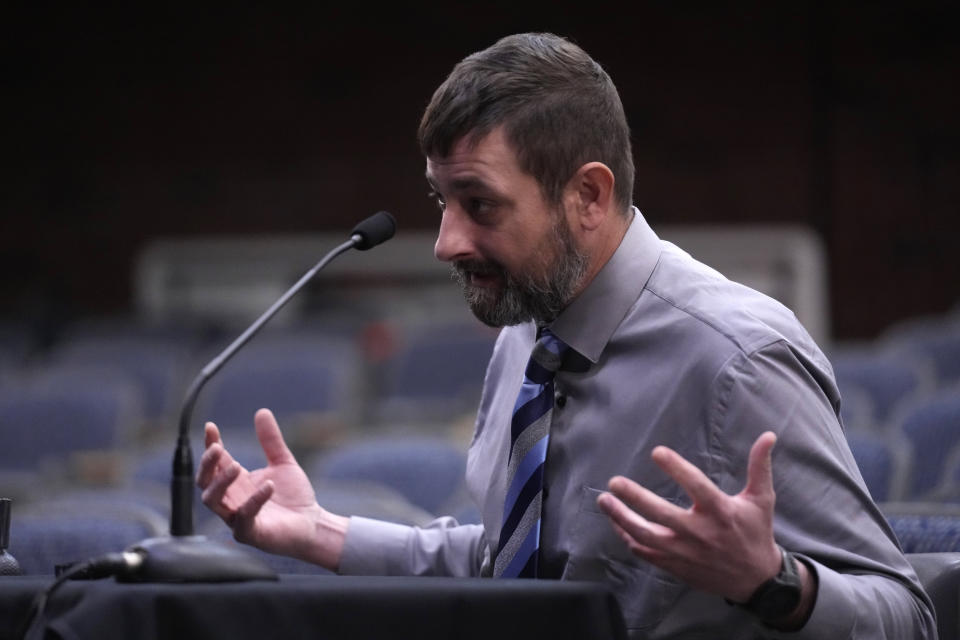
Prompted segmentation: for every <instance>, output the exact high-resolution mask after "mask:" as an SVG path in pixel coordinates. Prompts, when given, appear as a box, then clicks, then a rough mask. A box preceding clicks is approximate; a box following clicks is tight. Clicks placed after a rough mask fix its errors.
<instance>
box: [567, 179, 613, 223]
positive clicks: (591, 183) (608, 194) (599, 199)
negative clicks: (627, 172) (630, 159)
mask: <svg viewBox="0 0 960 640" xmlns="http://www.w3.org/2000/svg"><path fill="white" fill-rule="evenodd" d="M613 183H614V178H613V172H612V171H610V167H608V166H607V165H605V164H603V163H602V162H588V163H587V164H585V165H583V166H582V167H580V168H579V169H577V172H576V173H575V174H573V177H572V178H570V181H569V182H568V183H567V189H566V192H567V205H568V211H570V212H571V213H573V214H574V216H575V218H576V220H577V223H578V224H579V225H580V227H581V228H583V229H584V230H586V231H592V230H594V229H596V228H597V227H599V226H600V224H601V223H602V222H603V221H604V220H605V219H606V217H607V215H608V214H609V213H610V210H611V208H612V206H613Z"/></svg>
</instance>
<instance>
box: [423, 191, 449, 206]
mask: <svg viewBox="0 0 960 640" xmlns="http://www.w3.org/2000/svg"><path fill="white" fill-rule="evenodd" d="M427 197H428V198H430V199H431V200H433V201H434V202H436V203H437V208H438V209H440V211H443V210H444V209H446V208H447V202H446V200H444V199H443V196H441V195H440V193H439V192H438V191H431V192H429V193H428V194H427Z"/></svg>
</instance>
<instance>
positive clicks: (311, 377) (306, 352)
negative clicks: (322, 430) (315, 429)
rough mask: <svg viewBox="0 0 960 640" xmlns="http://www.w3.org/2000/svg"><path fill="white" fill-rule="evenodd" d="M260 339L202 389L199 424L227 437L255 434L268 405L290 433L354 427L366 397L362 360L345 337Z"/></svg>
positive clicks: (197, 408) (195, 416)
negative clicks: (261, 412)
mask: <svg viewBox="0 0 960 640" xmlns="http://www.w3.org/2000/svg"><path fill="white" fill-rule="evenodd" d="M260 338H261V337H260V336H257V337H255V338H254V340H253V341H251V343H249V344H248V345H247V347H245V348H244V349H243V350H242V351H240V352H238V353H237V355H236V356H235V357H234V358H232V359H230V360H228V361H227V362H226V363H225V364H224V365H223V368H222V369H220V371H219V372H218V373H217V374H216V375H215V376H214V377H213V378H211V380H210V382H209V383H208V384H207V385H206V387H205V388H204V389H203V390H202V391H201V393H200V396H199V399H198V401H197V405H196V410H195V411H194V422H195V423H198V424H199V423H203V422H205V421H208V420H211V421H213V422H215V423H217V426H218V427H220V429H221V431H223V432H224V433H226V432H230V431H238V430H240V431H246V432H248V433H252V432H253V415H254V413H255V412H256V411H257V409H260V408H263V407H266V408H269V409H271V410H272V411H273V413H274V415H275V416H276V417H277V420H278V421H279V422H280V424H281V426H282V427H284V432H285V433H292V432H293V431H294V430H295V429H297V428H299V427H301V426H303V427H304V428H306V427H307V426H309V425H311V424H312V425H317V424H319V425H324V424H334V425H340V424H350V423H351V422H352V421H354V420H355V416H356V415H357V412H358V404H359V402H360V399H361V390H362V388H361V377H360V376H361V373H362V367H361V364H362V360H361V356H360V353H359V350H358V348H357V346H356V344H355V343H354V342H352V341H351V340H349V339H345V338H319V337H315V336H312V337H309V338H305V337H302V336H288V337H287V338H282V337H280V336H274V337H271V336H267V338H268V339H260Z"/></svg>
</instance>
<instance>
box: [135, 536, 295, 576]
mask: <svg viewBox="0 0 960 640" xmlns="http://www.w3.org/2000/svg"><path fill="white" fill-rule="evenodd" d="M127 551H131V552H134V553H138V554H140V555H141V556H143V563H142V564H141V565H140V566H139V567H137V568H135V569H133V570H132V571H128V572H126V573H124V574H121V575H118V576H117V580H118V581H120V582H243V581H249V580H277V579H278V577H277V573H276V572H275V571H274V570H273V569H271V568H270V567H269V566H268V565H267V564H266V563H264V562H263V561H262V560H261V559H259V558H257V557H255V556H253V555H251V554H249V553H247V552H245V551H243V550H242V549H239V548H234V547H228V546H225V545H222V544H220V543H217V542H213V541H212V540H209V539H208V538H207V537H206V536H165V537H158V538H147V539H145V540H141V541H140V542H138V543H136V544H134V545H132V546H130V547H129V548H128V549H127Z"/></svg>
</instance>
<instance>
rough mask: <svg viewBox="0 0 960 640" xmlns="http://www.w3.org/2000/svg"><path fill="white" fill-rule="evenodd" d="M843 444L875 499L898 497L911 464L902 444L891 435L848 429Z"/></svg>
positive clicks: (880, 500) (887, 499) (882, 500)
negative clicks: (848, 450)
mask: <svg viewBox="0 0 960 640" xmlns="http://www.w3.org/2000/svg"><path fill="white" fill-rule="evenodd" d="M845 435H846V438H847V444H848V445H849V446H850V452H851V453H852V454H853V458H854V460H856V462H857V466H858V467H859V468H860V474H861V475H862V476H863V480H864V482H865V483H866V485H867V488H868V489H869V490H870V495H871V496H872V497H873V499H874V501H876V502H887V501H890V500H899V499H900V498H901V497H902V494H903V490H904V483H905V482H906V478H907V474H908V472H909V469H910V467H911V464H912V462H911V460H910V457H909V451H908V448H907V446H906V443H904V442H902V440H901V439H899V438H895V437H894V436H893V435H892V434H884V433H879V432H876V431H867V430H864V429H848V430H847V431H846V432H845Z"/></svg>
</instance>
